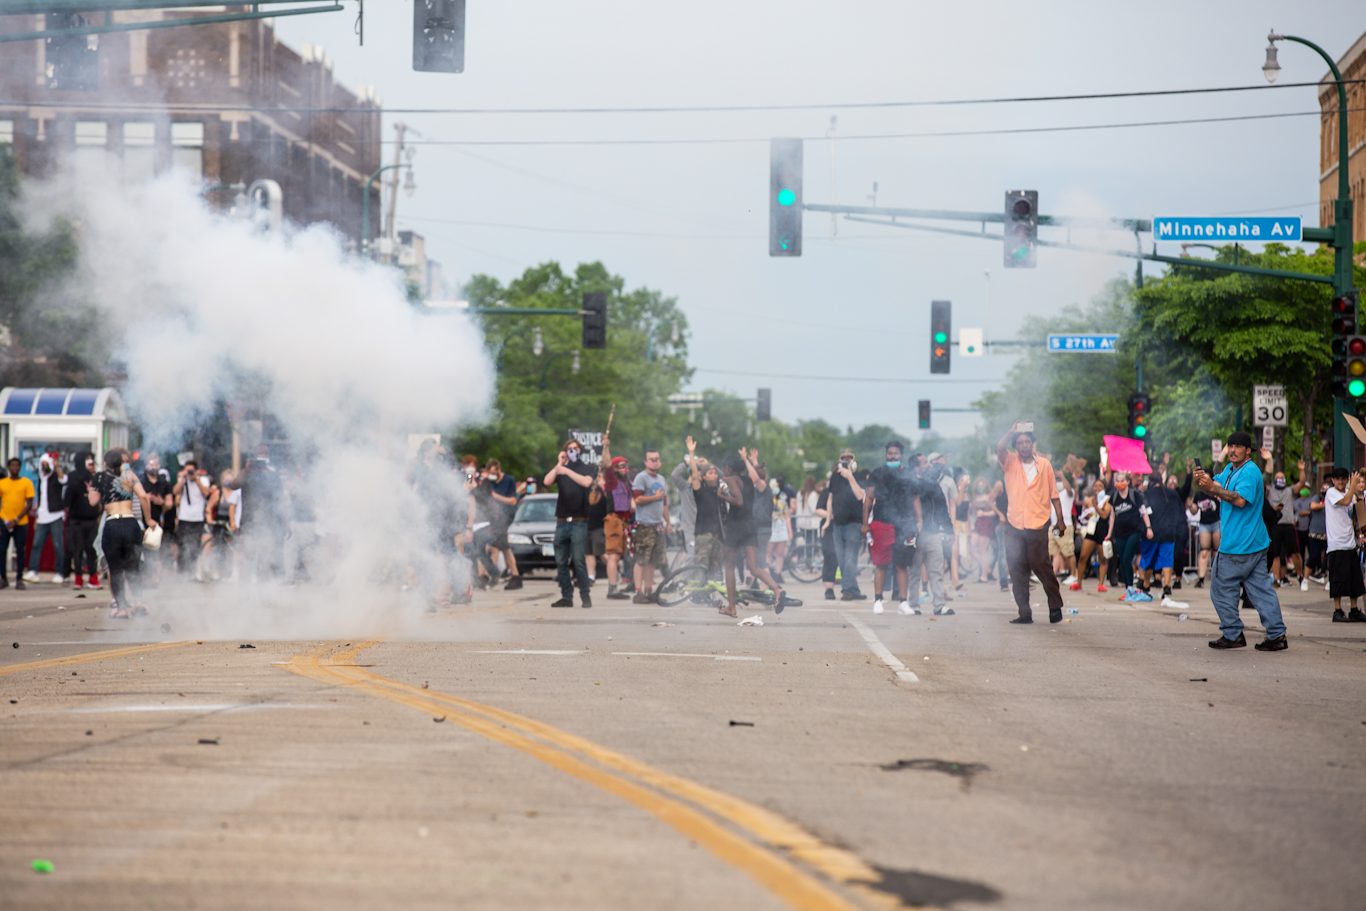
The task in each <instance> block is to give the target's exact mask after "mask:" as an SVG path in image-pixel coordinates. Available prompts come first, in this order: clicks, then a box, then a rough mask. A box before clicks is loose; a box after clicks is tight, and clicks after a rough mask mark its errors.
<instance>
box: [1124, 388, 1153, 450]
mask: <svg viewBox="0 0 1366 911" xmlns="http://www.w3.org/2000/svg"><path fill="white" fill-rule="evenodd" d="M1151 407H1152V400H1151V399H1149V398H1148V393H1146V392H1131V393H1129V436H1131V437H1133V438H1134V439H1135V440H1146V439H1147V438H1148V412H1149V410H1150V409H1151Z"/></svg>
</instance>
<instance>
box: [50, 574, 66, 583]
mask: <svg viewBox="0 0 1366 911" xmlns="http://www.w3.org/2000/svg"><path fill="white" fill-rule="evenodd" d="M65 581H66V580H65V579H63V578H62V574H61V573H56V574H54V575H53V577H52V584H53V585H61V584H62V583H63V582H65Z"/></svg>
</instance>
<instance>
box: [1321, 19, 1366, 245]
mask: <svg viewBox="0 0 1366 911" xmlns="http://www.w3.org/2000/svg"><path fill="white" fill-rule="evenodd" d="M1337 63H1338V70H1340V71H1341V72H1342V78H1343V79H1344V80H1347V79H1366V34H1363V35H1362V36H1361V37H1360V38H1358V39H1357V40H1356V43H1355V44H1353V45H1352V46H1351V48H1349V49H1348V51H1347V53H1345V54H1343V55H1342V58H1341V59H1340V60H1338V62H1337ZM1319 107H1320V109H1321V110H1322V111H1323V117H1322V126H1321V127H1320V131H1319V226H1320V227H1324V228H1330V227H1332V226H1333V200H1335V199H1337V198H1338V155H1339V151H1338V118H1337V109H1338V91H1337V84H1336V83H1334V82H1333V74H1332V73H1328V74H1326V75H1325V76H1324V77H1323V82H1322V84H1321V85H1320V87H1319ZM1347 109H1348V114H1347V143H1348V152H1347V155H1348V158H1347V178H1348V185H1349V187H1350V190H1351V196H1352V239H1353V240H1354V241H1363V240H1366V83H1361V82H1358V83H1356V84H1354V85H1348V86H1347ZM1330 112H1331V113H1330ZM1357 261H1358V262H1361V257H1358V258H1357Z"/></svg>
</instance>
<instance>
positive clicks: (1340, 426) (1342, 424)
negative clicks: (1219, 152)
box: [1262, 31, 1360, 468]
mask: <svg viewBox="0 0 1366 911" xmlns="http://www.w3.org/2000/svg"><path fill="white" fill-rule="evenodd" d="M1266 39H1267V49H1266V62H1265V63H1263V64H1262V74H1263V75H1264V76H1266V78H1267V81H1268V82H1275V81H1276V77H1277V76H1279V75H1280V70H1281V65H1280V63H1278V62H1277V61H1276V42H1277V41H1293V42H1295V43H1296V44H1303V45H1304V46H1305V47H1307V48H1309V49H1310V50H1312V51H1314V52H1315V53H1317V54H1318V55H1319V56H1320V57H1322V58H1323V61H1324V62H1325V63H1327V64H1328V69H1329V71H1330V72H1331V73H1332V74H1333V81H1334V82H1335V83H1336V84H1337V89H1338V112H1337V113H1338V198H1337V199H1335V200H1334V201H1333V241H1332V246H1333V252H1334V260H1333V291H1334V293H1335V294H1337V295H1339V296H1341V295H1345V294H1347V293H1348V292H1350V291H1351V290H1352V285H1353V278H1354V276H1353V275H1352V266H1353V263H1352V192H1351V184H1350V183H1349V182H1348V180H1347V158H1348V156H1349V155H1350V153H1351V146H1350V145H1348V139H1347V87H1346V86H1345V85H1344V84H1343V81H1342V72H1341V71H1340V70H1338V65H1337V63H1336V62H1335V61H1334V60H1333V58H1332V57H1330V56H1328V53H1327V52H1326V51H1324V49H1323V48H1321V47H1319V46H1318V45H1317V44H1315V43H1314V42H1312V41H1306V40H1305V39H1304V38H1297V37H1295V36H1294V35H1278V34H1276V32H1275V31H1272V32H1271V33H1270V34H1269V35H1267V36H1266ZM1353 316H1354V318H1356V319H1360V313H1356V314H1353ZM1349 407H1352V406H1351V403H1349V402H1348V401H1347V400H1345V399H1342V398H1338V397H1336V396H1335V397H1334V398H1333V461H1334V462H1336V463H1337V465H1338V466H1339V467H1342V468H1351V467H1353V466H1352V462H1353V456H1352V453H1353V448H1354V446H1355V445H1356V441H1355V436H1354V435H1353V433H1352V429H1351V427H1350V426H1348V424H1347V421H1346V419H1345V417H1344V415H1345V413H1346V411H1347V409H1348V408H1349Z"/></svg>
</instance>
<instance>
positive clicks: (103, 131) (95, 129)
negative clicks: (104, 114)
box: [75, 120, 109, 169]
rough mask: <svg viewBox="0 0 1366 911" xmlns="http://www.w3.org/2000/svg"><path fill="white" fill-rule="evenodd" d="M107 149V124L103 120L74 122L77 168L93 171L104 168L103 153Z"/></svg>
mask: <svg viewBox="0 0 1366 911" xmlns="http://www.w3.org/2000/svg"><path fill="white" fill-rule="evenodd" d="M108 148H109V124H107V123H105V122H104V121H103V120H78V121H76V155H75V158H76V160H75V166H76V167H77V168H85V169H94V168H100V167H104V166H105V153H106V151H107V150H108Z"/></svg>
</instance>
